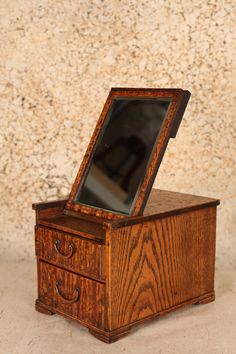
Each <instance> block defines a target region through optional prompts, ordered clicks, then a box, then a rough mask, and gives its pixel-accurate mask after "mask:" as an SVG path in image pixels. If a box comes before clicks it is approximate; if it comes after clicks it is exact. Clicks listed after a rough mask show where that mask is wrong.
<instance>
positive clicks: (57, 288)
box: [55, 281, 80, 304]
mask: <svg viewBox="0 0 236 354" xmlns="http://www.w3.org/2000/svg"><path fill="white" fill-rule="evenodd" d="M60 284H61V282H60V281H57V282H56V288H55V289H56V292H57V295H58V296H59V297H60V298H61V299H62V301H63V302H65V303H67V304H74V303H75V302H77V301H78V300H79V294H80V289H79V287H77V288H75V292H76V294H75V296H74V298H73V299H71V300H70V299H66V298H65V297H64V296H63V295H62V294H61V293H60V290H59V286H60Z"/></svg>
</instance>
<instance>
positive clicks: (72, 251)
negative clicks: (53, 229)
mask: <svg viewBox="0 0 236 354" xmlns="http://www.w3.org/2000/svg"><path fill="white" fill-rule="evenodd" d="M60 244H61V241H60V240H56V241H55V243H54V248H55V250H56V251H57V253H59V254H60V256H62V257H64V258H67V259H69V258H70V257H72V255H73V253H74V250H75V246H74V244H73V243H72V242H71V243H70V247H69V249H70V252H69V253H68V254H64V253H61V251H60V250H59V247H60Z"/></svg>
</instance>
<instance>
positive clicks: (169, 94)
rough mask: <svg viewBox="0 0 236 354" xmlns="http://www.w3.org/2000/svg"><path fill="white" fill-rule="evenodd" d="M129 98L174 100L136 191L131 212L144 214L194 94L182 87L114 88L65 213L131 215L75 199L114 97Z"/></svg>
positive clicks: (117, 216) (104, 216)
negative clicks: (162, 164) (165, 158)
mask: <svg viewBox="0 0 236 354" xmlns="http://www.w3.org/2000/svg"><path fill="white" fill-rule="evenodd" d="M122 98H123V99H125V98H153V99H155V98H164V99H171V104H170V107H169V109H168V112H167V115H166V117H165V120H164V122H163V126H162V129H161V131H160V133H159V136H158V139H157V141H156V144H155V146H154V151H153V154H152V156H151V159H150V161H149V164H148V168H147V171H146V175H145V178H144V180H143V182H142V184H141V187H140V188H139V190H138V191H137V193H136V196H135V200H134V203H133V207H132V210H131V213H130V215H128V216H138V215H142V213H143V210H144V208H145V205H146V202H147V199H148V196H149V193H150V191H151V188H152V185H153V182H154V180H155V177H156V174H157V171H158V168H159V166H160V164H161V160H162V157H163V155H164V152H165V149H166V147H167V144H168V141H169V139H170V138H174V137H175V136H176V133H177V131H178V127H179V125H180V122H181V119H182V117H183V114H184V111H185V108H186V106H187V103H188V100H189V98H190V92H189V91H186V90H182V89H146V88H145V89H142V88H112V89H111V91H110V93H109V95H108V98H107V100H106V103H105V105H104V108H103V110H102V113H101V115H100V118H99V120H98V122H97V125H96V127H95V130H94V133H93V135H92V138H91V140H90V143H89V145H88V148H87V151H86V153H85V156H84V158H83V161H82V163H81V166H80V169H79V171H78V174H77V176H76V179H75V182H74V184H73V187H72V189H71V193H70V196H69V199H68V202H67V204H66V208H65V213H66V214H70V215H78V216H79V215H80V216H86V215H87V216H94V217H99V218H102V219H113V220H114V219H119V218H123V217H127V214H126V215H124V214H119V213H117V212H111V211H108V210H103V209H98V208H96V207H91V206H87V205H84V204H79V203H78V202H75V201H74V200H75V196H76V193H77V191H78V189H79V188H80V186H81V185H82V183H83V181H84V178H85V177H86V175H87V173H88V169H89V166H90V161H91V159H92V155H93V151H94V147H95V146H96V142H97V139H98V136H99V133H100V131H101V129H102V128H103V124H104V123H105V121H106V117H107V113H108V111H109V108H110V107H111V104H112V101H113V100H114V99H122Z"/></svg>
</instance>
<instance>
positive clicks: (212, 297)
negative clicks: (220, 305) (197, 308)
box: [196, 292, 215, 305]
mask: <svg viewBox="0 0 236 354" xmlns="http://www.w3.org/2000/svg"><path fill="white" fill-rule="evenodd" d="M212 301H215V292H212V293H211V294H209V295H208V296H206V297H204V298H203V299H201V300H199V301H198V302H196V305H204V304H208V303H209V302H212Z"/></svg>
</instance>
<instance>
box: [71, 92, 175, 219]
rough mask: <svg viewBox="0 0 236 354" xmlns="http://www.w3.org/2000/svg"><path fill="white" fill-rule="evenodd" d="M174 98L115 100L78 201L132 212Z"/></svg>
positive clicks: (96, 146) (97, 143) (111, 209)
mask: <svg viewBox="0 0 236 354" xmlns="http://www.w3.org/2000/svg"><path fill="white" fill-rule="evenodd" d="M170 102H171V99H170V98H169V99H163V98H162V99H160V98H156V99H147V98H146V99H145V98H142V99H141V98H140V99H133V98H131V99H128V98H126V99H123V98H122V99H115V100H113V102H112V105H111V107H110V109H109V111H108V114H107V117H106V119H105V123H104V125H103V127H102V130H101V132H100V135H99V138H98V140H97V142H96V145H95V147H94V153H93V156H92V159H91V161H90V164H89V168H88V170H87V173H86V177H85V179H84V181H83V183H82V185H81V187H80V188H79V190H78V192H77V194H76V197H75V202H76V203H81V204H85V205H88V206H92V207H95V208H101V209H105V210H109V211H112V212H119V213H122V214H130V212H131V208H132V204H133V201H134V199H135V196H136V194H137V192H138V189H139V187H140V185H141V183H142V182H143V180H144V177H145V173H146V169H147V166H148V163H149V159H150V157H151V154H152V151H153V148H154V146H155V144H156V140H157V137H158V134H159V132H160V129H161V126H162V123H163V121H164V119H165V117H166V115H167V111H168V108H169V105H170Z"/></svg>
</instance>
